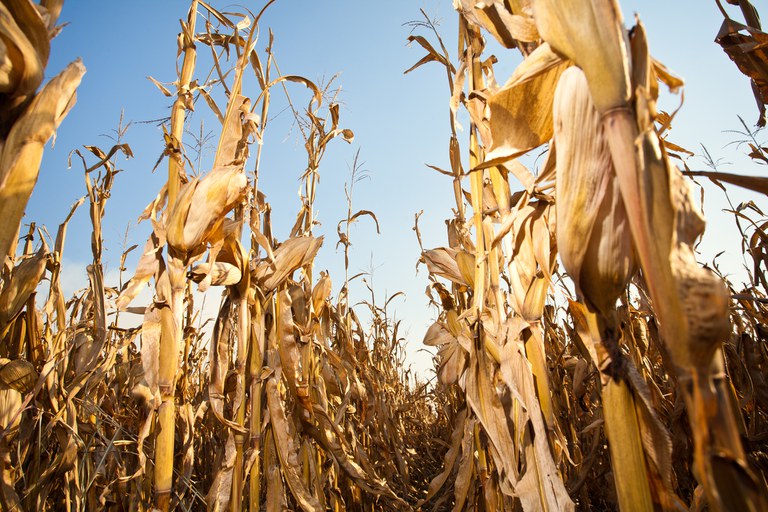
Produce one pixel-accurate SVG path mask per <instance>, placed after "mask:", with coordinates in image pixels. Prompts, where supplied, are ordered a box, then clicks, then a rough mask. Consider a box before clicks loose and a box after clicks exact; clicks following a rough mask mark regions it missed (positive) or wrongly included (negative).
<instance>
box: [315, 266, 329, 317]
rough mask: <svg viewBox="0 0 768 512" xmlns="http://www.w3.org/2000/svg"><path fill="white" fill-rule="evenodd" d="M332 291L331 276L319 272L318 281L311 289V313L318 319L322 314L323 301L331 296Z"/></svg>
mask: <svg viewBox="0 0 768 512" xmlns="http://www.w3.org/2000/svg"><path fill="white" fill-rule="evenodd" d="M332 291H333V283H332V282H331V276H330V275H329V274H328V273H327V272H320V279H319V280H318V281H317V284H315V287H314V288H312V312H313V314H314V315H315V316H316V317H320V315H322V314H323V309H324V308H325V301H326V300H328V297H330V296H331V292H332Z"/></svg>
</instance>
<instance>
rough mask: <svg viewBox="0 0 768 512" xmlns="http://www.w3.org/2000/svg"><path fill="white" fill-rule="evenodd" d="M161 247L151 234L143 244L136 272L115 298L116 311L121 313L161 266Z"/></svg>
mask: <svg viewBox="0 0 768 512" xmlns="http://www.w3.org/2000/svg"><path fill="white" fill-rule="evenodd" d="M161 250H162V246H161V245H160V240H159V239H158V238H157V236H155V234H154V233H153V234H151V235H150V236H149V239H148V240H147V243H146V244H144V252H143V253H142V254H141V256H140V257H139V262H138V263H137V264H136V272H135V274H134V276H133V277H132V278H131V280H130V281H128V283H126V286H125V288H124V289H123V290H122V291H121V292H120V296H119V297H118V298H117V301H116V303H115V307H116V308H117V309H118V311H122V310H124V309H125V308H127V307H128V304H130V303H131V302H132V301H133V299H135V298H136V296H137V295H138V294H139V293H141V290H142V289H143V288H144V287H145V286H146V285H147V283H149V280H150V279H152V277H154V276H155V275H156V274H157V273H158V272H159V271H160V268H161V264H162V266H165V264H164V263H163V258H162V254H161Z"/></svg>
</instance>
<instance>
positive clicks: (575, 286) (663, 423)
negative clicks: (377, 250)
mask: <svg viewBox="0 0 768 512" xmlns="http://www.w3.org/2000/svg"><path fill="white" fill-rule="evenodd" d="M62 1H63V0H41V1H40V2H39V3H37V2H35V1H33V0H1V1H0V119H2V123H0V219H3V220H2V222H1V223H0V254H2V255H3V257H4V263H3V266H2V269H1V270H2V273H1V275H0V429H2V430H1V432H2V433H1V434H0V505H1V506H2V509H3V510H4V511H11V510H18V511H21V510H41V511H44V510H66V511H71V510H78V511H79V510H93V511H97V510H109V511H145V510H146V511H149V510H160V511H169V510H178V511H181V510H216V511H225V510H231V511H240V510H251V511H255V510H267V511H283V510H302V511H306V512H308V511H324V510H332V511H334V512H339V511H344V510H350V511H373V510H424V511H427V510H433V511H442V510H456V511H461V510H473V511H474V510H477V511H496V510H504V511H525V512H530V511H540V510H546V511H568V510H621V511H624V512H626V511H635V510H637V511H646V510H648V511H650V510H665V511H683V510H690V511H704V510H713V511H721V510H722V511H764V510H768V488H767V487H766V477H768V281H766V272H768V260H767V259H766V254H768V218H766V215H765V213H763V212H762V211H761V210H760V209H759V208H758V207H757V206H756V205H755V203H745V204H742V205H739V206H738V208H735V209H734V211H733V214H734V216H735V221H736V222H737V224H738V226H739V229H741V236H742V238H743V253H744V257H745V258H747V259H748V260H749V261H750V268H749V276H748V279H749V282H750V283H751V284H750V285H749V286H746V287H739V288H736V287H734V285H733V284H732V283H731V282H730V281H729V280H728V278H727V277H726V276H723V275H722V274H721V273H720V272H719V271H718V269H717V268H716V267H708V266H704V265H702V264H700V263H699V262H698V261H697V252H696V244H697V241H698V240H699V239H700V237H701V235H702V234H703V232H704V228H705V221H704V217H703V214H702V213H701V212H702V210H701V207H700V206H699V204H697V201H696V199H695V196H696V190H697V189H696V188H695V187H696V182H695V181H694V180H696V179H708V180H711V181H713V182H715V183H716V184H717V185H718V186H720V187H721V188H722V189H723V190H724V191H725V193H726V194H727V193H728V190H730V189H731V187H742V188H746V189H748V190H749V191H751V193H753V194H755V196H756V197H757V196H759V195H762V194H768V185H766V181H765V180H766V178H764V177H759V176H745V175H737V174H729V173H722V172H716V171H714V170H713V171H712V172H709V171H692V170H691V169H689V168H688V167H687V165H686V164H685V159H684V157H685V155H687V154H689V152H688V150H687V149H685V148H682V147H679V146H677V145H675V144H673V143H672V142H671V141H668V140H667V138H668V136H669V133H670V126H671V123H672V119H673V118H674V113H668V112H665V111H663V110H661V109H660V108H658V106H657V102H658V100H659V96H660V94H669V93H671V94H680V91H681V90H682V88H683V80H682V78H680V77H678V76H676V75H675V73H674V72H673V71H672V70H670V69H668V68H667V67H665V65H664V64H663V63H661V62H659V61H658V60H656V59H654V58H653V57H652V55H651V53H650V52H649V44H650V43H649V41H648V38H647V34H646V30H645V27H644V25H643V23H642V21H641V18H640V17H638V18H636V19H635V20H633V24H632V26H631V27H628V26H627V25H625V20H624V19H623V18H622V15H621V11H620V7H619V5H618V3H617V0H570V1H564V0H506V1H501V0H493V1H484V2H481V1H477V0H454V2H453V6H454V7H455V13H454V18H453V20H452V21H453V22H454V23H453V24H451V27H453V28H451V29H450V30H457V31H458V32H457V34H458V49H457V50H458V51H457V52H455V53H453V51H452V50H451V51H449V49H448V48H447V47H446V45H445V43H444V40H443V35H442V34H441V33H440V32H441V31H442V30H448V29H447V28H445V29H444V28H442V27H441V29H440V30H438V28H437V27H436V26H435V24H434V23H433V22H432V21H431V20H430V18H429V17H428V16H427V15H426V13H422V14H423V18H420V19H419V20H418V21H416V22H414V23H413V24H412V28H413V32H412V35H411V36H410V38H409V41H410V42H411V43H412V45H413V47H415V48H417V49H418V51H419V52H421V53H420V55H419V57H417V58H418V59H419V60H418V61H417V62H416V64H415V65H414V66H413V67H411V68H410V69H408V70H404V71H405V72H406V73H414V74H416V73H418V72H419V68H420V67H421V66H425V65H426V66H439V67H441V68H443V69H444V71H445V73H446V77H447V83H448V85H449V88H448V90H446V91H445V95H444V99H445V103H446V106H447V107H448V108H447V109H446V110H447V113H449V114H450V116H449V122H450V125H449V126H447V128H448V133H449V134H450V139H449V140H447V141H446V142H448V147H449V157H450V159H449V161H450V168H447V169H441V168H439V167H435V166H432V169H433V170H434V171H437V172H439V173H440V174H442V175H444V176H445V178H444V180H446V182H448V180H450V183H451V184H452V189H453V198H454V199H455V205H454V208H453V213H454V216H453V217H452V218H450V219H447V220H446V225H447V233H446V237H445V242H444V244H443V246H442V247H424V245H423V242H422V240H423V239H422V236H421V229H420V227H419V214H416V216H415V222H414V232H415V238H416V239H417V242H418V245H419V246H420V247H421V252H420V254H419V253H415V254H414V263H415V264H416V263H418V265H420V266H421V268H422V269H425V270H426V273H425V272H422V273H421V274H420V276H421V279H423V281H424V286H426V288H427V291H428V295H429V297H430V302H431V303H432V305H433V306H434V308H436V310H437V311H439V314H438V316H437V318H435V321H434V323H433V324H432V325H431V327H429V329H428V330H427V331H426V333H425V334H423V343H424V344H425V345H427V346H429V347H434V349H435V350H436V355H435V357H434V361H433V362H434V368H433V369H432V373H431V375H434V376H435V378H434V379H424V378H421V377H419V376H416V375H415V374H414V372H413V369H412V368H410V367H409V366H408V364H407V358H406V350H405V342H406V339H405V337H404V335H403V334H402V333H401V332H400V331H399V329H400V324H399V323H398V322H397V321H396V320H394V318H395V315H394V311H393V308H394V307H393V305H392V303H391V301H392V299H393V298H394V297H396V296H397V295H398V294H397V293H396V294H394V295H392V296H389V297H387V298H386V300H385V302H384V303H382V302H381V301H380V300H379V301H378V302H377V300H376V297H377V296H376V294H375V293H374V290H373V289H371V295H370V297H369V298H363V299H362V300H360V298H358V297H351V296H350V283H351V282H352V281H354V280H355V279H358V278H359V276H358V275H350V271H351V268H350V251H351V250H352V242H351V233H350V226H351V225H352V224H353V223H354V222H356V221H358V220H361V219H364V218H366V220H367V221H371V223H372V224H375V225H376V227H377V228H378V219H377V217H376V213H375V212H373V211H370V210H366V209H357V208H356V207H355V206H354V205H353V201H352V190H351V189H352V185H353V184H354V180H355V174H354V173H355V172H356V171H357V169H359V166H358V164H357V162H355V164H354V166H353V175H352V183H351V184H350V187H349V189H347V190H345V192H346V204H347V215H346V218H344V219H342V221H341V222H340V223H339V224H338V227H337V234H338V241H337V240H333V241H330V240H324V238H323V236H320V235H318V234H317V232H316V231H317V229H316V226H317V224H318V220H317V219H318V215H319V214H318V211H317V210H316V208H315V199H316V197H317V191H318V187H319V186H320V171H321V168H322V161H323V157H324V155H325V153H326V150H327V148H329V147H331V146H333V145H336V144H343V143H344V142H351V141H352V139H353V138H354V133H353V131H352V129H350V128H348V127H347V126H346V125H345V124H344V122H343V119H342V118H341V109H340V103H339V100H338V98H337V96H336V94H335V93H334V91H333V90H332V89H331V88H330V87H328V86H319V85H317V84H316V83H314V82H313V81H311V80H309V79H307V78H304V77H302V76H298V75H285V74H282V73H281V72H280V71H279V68H278V66H277V64H276V62H277V61H276V55H275V52H274V51H273V38H274V37H280V35H277V36H275V35H273V34H272V33H271V32H269V34H266V32H265V31H261V32H260V31H259V21H260V18H261V17H262V15H263V13H264V12H265V11H266V10H268V9H269V7H270V5H271V4H272V3H273V2H274V0H270V1H267V2H262V3H258V2H257V3H256V5H250V6H249V9H250V10H249V9H246V8H245V7H242V8H239V10H241V11H242V12H237V13H233V12H224V11H221V10H217V9H216V8H214V7H213V6H211V5H209V4H208V3H206V2H204V1H202V0H191V2H189V8H188V11H187V13H186V15H184V16H183V17H182V19H181V20H180V23H181V33H180V34H179V35H178V38H177V44H178V55H177V60H178V63H177V76H176V77H175V80H174V81H173V82H172V83H162V82H159V81H158V80H155V79H152V80H153V83H154V84H155V85H156V86H157V91H158V92H157V93H158V94H162V95H164V96H165V97H167V98H168V101H169V102H171V103H172V105H171V110H170V112H171V113H170V116H169V117H168V118H167V119H165V120H163V122H162V133H163V141H162V144H163V154H162V155H161V158H160V160H159V161H158V165H157V168H158V169H162V171H158V172H164V173H166V174H167V179H165V185H164V186H163V187H162V189H160V190H157V193H156V198H155V199H154V200H153V201H152V202H151V203H150V204H149V205H147V206H146V207H144V205H140V206H137V209H136V212H135V214H136V215H139V216H140V219H141V220H142V222H143V223H144V224H145V225H148V226H149V227H150V234H149V236H148V237H147V240H146V242H145V243H144V245H143V246H140V247H136V246H133V247H130V248H127V250H126V251H125V252H124V253H123V254H122V255H121V258H120V269H121V278H120V282H119V283H114V282H108V280H107V279H106V278H105V271H104V268H105V261H104V259H105V256H104V233H103V229H102V224H103V221H104V219H105V215H107V206H108V200H109V198H110V193H111V191H112V190H113V187H119V186H120V181H121V179H123V177H122V176H119V173H120V168H119V162H120V160H119V159H120V158H130V157H132V156H133V153H134V152H139V151H145V150H146V151H150V152H151V151H152V149H150V148H137V147H130V146H129V145H127V144H125V143H123V142H122V141H120V140H117V141H116V144H115V145H113V146H112V147H108V148H100V147H97V146H95V145H87V146H84V148H85V150H83V151H81V150H75V151H73V153H72V155H71V159H72V161H73V162H74V165H75V166H77V165H80V164H81V165H82V174H81V175H82V177H83V179H84V183H85V189H84V192H85V195H84V197H83V198H82V199H81V200H79V201H77V202H76V203H75V204H74V205H73V206H72V209H71V211H69V212H62V218H63V221H62V222H61V224H60V225H59V226H58V229H57V230H55V236H50V235H49V233H48V232H47V231H46V230H45V229H44V228H42V227H40V226H37V225H36V224H35V223H34V219H29V218H26V219H25V218H23V217H24V213H25V210H26V209H27V206H28V201H29V199H30V196H31V194H32V190H33V188H34V186H35V184H36V182H37V180H38V176H39V173H40V166H41V161H42V155H43V151H44V147H45V145H46V143H47V142H48V141H49V140H50V139H51V137H52V136H53V135H54V134H55V132H56V130H57V129H59V126H60V125H61V124H62V122H64V124H63V125H62V127H61V130H66V129H67V126H66V122H65V118H66V116H67V114H68V112H69V111H70V110H71V109H73V108H77V106H76V91H77V89H78V86H79V85H80V83H81V79H82V78H83V75H84V73H85V66H86V65H87V62H86V63H83V62H81V61H80V60H75V61H73V62H72V63H71V64H70V65H69V66H67V67H66V68H65V69H64V70H63V71H61V72H60V73H59V74H58V75H56V76H54V77H53V78H51V79H50V80H48V81H47V82H46V83H43V77H44V73H45V69H46V64H47V62H48V58H49V54H50V51H51V45H55V44H56V41H55V40H54V37H55V36H56V35H57V34H58V33H59V31H61V30H67V27H61V26H59V25H57V20H58V18H59V15H60V12H61V9H62ZM715 1H716V3H717V4H718V6H719V8H720V10H721V11H722V13H723V15H724V20H723V26H722V28H721V30H720V33H719V34H717V43H718V44H720V45H721V46H722V48H723V50H724V51H725V53H726V54H727V55H728V56H729V57H730V58H731V59H732V60H733V61H734V63H735V64H736V68H734V69H733V72H734V73H739V72H740V73H743V74H744V75H746V76H747V77H749V78H750V80H751V83H752V86H753V91H754V93H755V97H756V99H757V103H758V105H759V108H760V117H759V119H760V122H759V123H758V124H764V118H765V104H766V103H768V53H766V51H765V50H764V48H763V45H764V44H765V42H766V41H768V35H766V34H765V33H763V32H762V30H761V26H760V21H759V16H758V15H757V10H756V9H755V8H754V7H753V6H752V5H751V4H750V3H749V2H748V1H746V0H728V3H730V4H733V5H738V6H739V8H740V10H741V12H742V14H743V17H744V23H741V22H739V21H737V20H734V19H732V18H731V17H729V15H728V12H729V11H727V10H726V9H725V8H724V5H722V4H721V3H720V0H715ZM181 14H183V13H181ZM641 14H642V13H641ZM417 15H418V13H417ZM168 36H169V37H172V36H174V35H173V34H168ZM287 36H288V37H290V35H287ZM491 40H494V41H495V43H494V44H497V43H498V45H500V46H501V47H502V49H503V52H502V53H499V54H497V55H495V56H492V55H491V54H490V53H489V51H488V48H487V44H488V42H489V41H491ZM713 44H715V43H713ZM512 59H518V60H520V59H521V60H520V64H519V65H518V66H517V67H516V68H515V69H514V71H513V72H512V74H511V76H510V77H508V78H507V77H498V76H496V75H495V74H494V65H495V64H496V63H497V62H498V61H506V60H512ZM497 78H499V79H501V78H505V81H504V83H503V85H499V83H497V81H496V80H497ZM438 85H439V84H435V87H436V88H437V87H438ZM307 95H308V97H309V100H308V101H307V102H306V103H299V102H298V101H297V100H294V99H292V98H294V97H296V98H298V97H301V98H304V97H305V96H307ZM277 96H280V97H285V98H287V101H288V102H289V104H290V105H291V113H292V115H293V116H294V117H295V126H296V129H297V133H298V136H299V137H300V139H301V143H302V145H303V147H304V149H305V150H306V167H305V168H304V169H299V170H298V171H297V172H296V173H294V175H292V176H291V179H292V180H295V179H296V178H297V177H298V178H299V180H300V184H301V188H300V208H299V210H298V211H297V212H296V213H295V219H292V222H293V225H292V226H293V227H292V228H291V230H290V235H289V236H288V237H287V238H285V239H278V237H277V236H276V235H275V231H274V229H273V216H272V207H271V205H270V203H269V201H268V193H269V191H266V190H263V189H262V187H261V185H260V180H259V178H260V173H263V172H264V171H263V170H262V169H261V166H260V164H261V161H262V148H263V146H264V144H263V141H264V140H265V139H264V137H265V134H266V132H267V130H268V129H269V128H270V125H269V122H268V121H269V120H270V119H271V117H270V107H271V106H272V107H273V108H274V98H275V97H277ZM204 109H205V110H206V112H208V113H209V114H212V115H213V116H215V118H216V119H217V120H218V125H217V128H216V130H215V136H216V149H215V153H214V155H213V156H212V158H210V162H208V161H205V162H202V161H201V160H200V159H199V158H198V159H195V158H194V155H192V154H191V152H190V150H189V147H190V146H189V144H188V143H187V142H185V138H189V131H188V130H187V129H186V127H188V126H189V124H190V123H191V120H192V119H195V116H197V115H199V111H201V110H204ZM158 115H160V114H158ZM460 116H465V117H466V118H467V119H468V120H469V126H465V127H463V129H462V127H460V126H459V117H460ZM440 128H441V129H443V128H446V127H440ZM745 128H746V125H745ZM747 130H749V129H748V128H747ZM118 131H119V130H118ZM749 133H750V134H752V133H753V132H751V131H750V132H749ZM118 139H119V137H118ZM753 140H754V143H750V148H749V150H750V153H749V156H750V157H751V158H752V159H753V160H754V161H755V162H756V163H757V164H766V163H768V148H764V147H761V145H760V144H759V143H757V141H756V140H755V139H753ZM83 142H84V143H86V144H88V143H90V142H91V141H83ZM531 155H538V156H539V158H538V159H537V160H536V164H535V166H534V167H532V166H531V165H529V164H528V162H529V159H526V157H530V156H531ZM430 172H431V171H430ZM291 186H292V185H291ZM79 208H85V209H87V210H88V213H89V218H90V223H91V236H90V247H91V253H92V260H91V261H90V264H89V265H88V268H87V276H88V280H87V282H86V283H83V287H82V289H81V290H80V291H78V292H77V293H75V294H74V295H73V296H65V294H64V291H63V287H62V283H61V276H62V271H63V269H62V266H63V262H64V254H65V245H66V242H67V227H68V223H69V221H70V219H71V218H72V217H73V215H74V214H75V212H76V211H77V210H78V209H79ZM142 208H143V209H142ZM414 213H415V212H414ZM320 214H321V212H320ZM742 226H744V228H743V229H742ZM324 243H325V244H329V245H333V244H337V247H340V248H341V251H342V252H343V258H344V269H345V272H344V273H343V274H341V275H333V276H332V275H330V273H328V272H326V271H322V270H320V269H318V268H316V267H317V265H316V262H315V259H316V256H317V254H318V251H319V250H320V248H321V246H322V245H323V244H324ZM132 251H136V252H135V253H134V254H138V255H139V256H138V258H137V263H136V264H135V265H131V266H130V268H129V267H128V265H127V263H126V262H127V261H128V260H129V259H130V253H131V252H132ZM416 260H418V262H417V261H416ZM123 271H124V272H126V278H125V279H123V278H122V272H123ZM334 282H335V283H336V284H337V285H338V284H339V283H341V287H340V291H339V292H338V293H337V294H336V295H335V296H334V294H333V283H334ZM396 286H397V283H388V287H389V288H390V289H391V288H393V287H396ZM144 296H147V297H149V299H148V300H144V299H143V298H142V297H144ZM203 297H205V300H215V301H216V303H217V304H218V310H217V313H216V315H215V318H214V319H213V320H212V321H211V322H210V323H205V322H204V321H202V320H201V314H202V313H201V304H200V302H201V300H203V299H202V298H203ZM137 319H138V320H137ZM418 335H419V337H421V335H422V333H418Z"/></svg>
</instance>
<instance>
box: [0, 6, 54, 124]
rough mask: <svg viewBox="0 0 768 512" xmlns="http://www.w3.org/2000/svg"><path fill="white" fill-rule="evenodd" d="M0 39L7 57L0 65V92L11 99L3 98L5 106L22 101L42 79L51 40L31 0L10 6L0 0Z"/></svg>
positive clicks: (35, 88) (12, 105)
mask: <svg viewBox="0 0 768 512" xmlns="http://www.w3.org/2000/svg"><path fill="white" fill-rule="evenodd" d="M33 13H34V14H33ZM0 41H2V44H3V46H4V47H5V48H4V52H3V53H4V60H6V63H4V64H3V66H2V68H0V69H1V71H0V93H3V94H6V95H7V97H8V98H10V99H11V100H10V101H8V100H5V98H4V99H3V102H2V103H4V105H3V107H4V108H3V110H5V109H6V108H8V107H11V108H12V107H14V106H16V105H18V104H19V103H22V102H23V101H24V100H25V99H26V98H27V97H29V96H31V95H32V94H33V93H34V92H35V90H37V88H38V87H39V86H40V83H41V82H42V81H43V72H44V69H45V64H46V63H47V61H48V52H49V50H50V43H49V37H48V30H47V27H46V26H45V25H44V24H43V23H42V19H41V18H40V13H39V12H37V10H36V9H35V6H34V4H33V3H32V2H30V1H23V2H19V3H18V5H16V6H13V8H12V9H11V10H9V7H8V6H6V5H5V3H0ZM11 48H12V50H11ZM6 101H8V103H6Z"/></svg>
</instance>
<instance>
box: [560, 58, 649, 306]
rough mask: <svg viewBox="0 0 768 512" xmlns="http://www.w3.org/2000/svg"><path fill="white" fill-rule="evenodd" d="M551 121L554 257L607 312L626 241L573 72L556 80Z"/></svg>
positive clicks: (616, 196)
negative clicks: (556, 253)
mask: <svg viewBox="0 0 768 512" xmlns="http://www.w3.org/2000/svg"><path fill="white" fill-rule="evenodd" d="M554 121H555V128H556V130H555V141H556V151H557V160H556V162H557V163H556V165H557V203H556V210H557V226H558V229H557V245H558V249H559V250H560V258H561V259H562V261H563V265H564V266H565V269H566V271H567V272H568V274H569V275H570V276H571V277H572V278H573V280H574V283H575V285H576V289H577V291H578V292H579V293H580V294H581V295H583V296H584V297H585V298H586V299H587V300H588V301H589V302H590V303H591V304H592V305H593V306H595V307H597V308H598V309H599V310H600V311H604V312H607V311H611V310H613V309H614V305H615V302H616V299H617V298H618V296H619V294H620V293H621V291H622V290H623V289H624V287H625V286H626V284H627V282H628V280H629V278H630V277H631V275H632V273H633V272H634V268H635V260H634V252H633V249H632V236H631V233H630V231H629V224H628V220H627V213H626V210H625V209H624V203H623V201H622V197H621V194H620V190H619V184H618V181H617V179H616V176H615V173H614V168H613V161H612V159H611V152H610V149H609V147H608V143H607V140H606V136H605V133H604V129H603V125H602V123H601V121H600V116H599V114H598V112H597V110H596V108H595V106H594V104H593V102H592V99H591V96H590V94H589V90H588V87H587V80H586V76H585V74H584V72H582V71H581V70H580V69H579V68H576V67H572V68H569V69H568V70H567V71H566V72H565V73H563V75H562V77H561V78H560V81H559V83H558V86H557V92H556V96H555V103H554ZM585 241H586V242H585Z"/></svg>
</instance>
